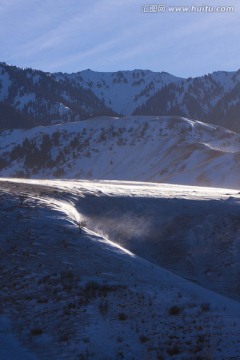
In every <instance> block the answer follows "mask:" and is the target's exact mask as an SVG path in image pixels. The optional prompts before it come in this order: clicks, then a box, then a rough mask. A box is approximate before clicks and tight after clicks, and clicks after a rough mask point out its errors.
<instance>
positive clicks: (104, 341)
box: [0, 179, 240, 360]
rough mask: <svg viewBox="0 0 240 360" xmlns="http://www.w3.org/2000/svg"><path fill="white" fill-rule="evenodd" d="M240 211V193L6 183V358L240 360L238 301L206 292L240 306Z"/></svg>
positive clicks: (0, 213)
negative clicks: (184, 276)
mask: <svg viewBox="0 0 240 360" xmlns="http://www.w3.org/2000/svg"><path fill="white" fill-rule="evenodd" d="M230 197H231V198H230ZM238 207H239V194H238V193H237V192H236V191H235V190H226V189H203V188H196V187H192V188H191V187H186V186H169V185H161V184H160V185H159V184H149V183H148V184H146V183H126V182H125V183H124V182H110V181H102V182H98V181H93V182H81V181H78V182H77V181H49V180H42V181H39V180H22V179H21V180H18V181H17V180H11V179H8V180H7V181H6V180H0V228H1V232H0V242H1V249H0V252H1V265H0V269H1V277H0V296H1V302H0V343H1V346H0V358H1V359H11V360H19V359H26V360H40V359H59V360H62V359H72V360H79V359H93V360H105V359H129V360H130V359H133V360H135V359H136V360H137V359H145V358H146V359H170V358H173V359H209V358H210V359H218V360H230V359H231V360H232V359H238V357H239V351H240V345H239V331H240V324H239V321H238V318H239V316H240V305H239V302H238V301H234V300H232V299H230V298H229V297H225V296H222V295H220V294H217V293H216V292H213V291H211V290H207V289H206V287H208V288H210V289H214V290H215V291H217V292H224V291H225V293H226V292H227V296H234V297H235V298H239V261H238V258H239V244H238V243H239V241H238V238H239V236H238V233H239V221H237V217H238V212H239V209H238ZM223 219H224V220H225V221H224V222H223V221H222V220H223ZM83 220H84V221H85V222H86V224H85V225H84V227H83V229H82V232H80V231H79V224H80V223H81V222H82V221H83ZM221 221H222V223H221ZM229 221H230V222H231V221H233V223H229ZM185 225H186V226H185ZM228 225H229V226H228ZM114 226H115V235H116V234H117V230H118V231H119V234H121V237H118V236H114V239H113V238H111V237H110V235H111V234H112V235H114V234H113V227H114ZM187 227H188V229H187ZM120 228H121V230H120ZM171 229H172V232H171ZM187 230H188V231H187ZM223 230H224V231H223ZM161 231H162V234H161ZM153 232H155V233H156V232H157V233H158V235H159V239H157V238H156V237H154V238H153V237H152V234H153ZM103 233H105V235H103ZM173 233H174V234H175V237H174V236H173ZM134 234H135V235H134ZM186 235H187V237H186V238H185V236H186ZM210 235H211V241H209V236H210ZM123 239H125V248H124V247H123ZM112 240H114V241H115V242H113V241H112ZM144 241H145V242H144ZM147 242H148V243H149V244H148V245H149V246H148V251H146V243H147ZM186 245H187V247H188V250H189V251H187V249H186ZM213 249H214V251H213ZM156 255H159V258H158V259H157V258H156ZM160 255H161V256H160ZM146 259H148V260H146ZM164 259H165V262H164V261H163V260H164ZM191 259H192V263H191ZM167 260H168V261H167ZM231 260H234V261H233V262H231ZM184 261H185V262H186V266H185V271H186V269H187V266H188V267H189V268H190V270H191V271H190V270H189V271H188V274H191V280H195V281H197V282H198V283H200V284H201V285H202V286H199V285H197V284H194V283H193V282H190V281H189V280H187V279H185V278H183V277H181V276H179V275H178V273H182V272H183V270H184ZM207 261H208V264H207ZM161 263H162V264H163V266H160V264H161ZM174 263H175V268H174V271H175V273H176V274H173V273H172V272H170V271H168V270H166V269H167V268H169V267H171V265H173V264H174ZM190 265H191V266H190ZM185 274H186V273H185Z"/></svg>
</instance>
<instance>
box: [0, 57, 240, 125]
mask: <svg viewBox="0 0 240 360" xmlns="http://www.w3.org/2000/svg"><path fill="white" fill-rule="evenodd" d="M239 114H240V70H238V71H236V72H224V71H219V72H214V73H213V74H209V75H205V76H202V77H197V78H188V79H183V78H178V77H175V76H173V75H170V74H168V73H164V72H161V73H158V72H151V71H149V70H133V71H118V72H105V73H103V72H95V71H91V70H84V71H80V72H77V73H73V74H65V73H45V72H43V71H38V70H33V69H27V68H26V69H21V68H18V67H15V66H9V65H7V64H5V63H0V129H13V128H32V127H35V126H38V125H51V124H55V123H66V122H72V121H79V120H84V119H88V118H91V117H97V116H126V115H154V116H156V115H164V116H165V115H169V116H184V117H188V118H192V119H197V120H200V121H203V122H207V123H212V124H216V125H221V126H224V127H225V128H228V129H231V130H234V131H240V120H239Z"/></svg>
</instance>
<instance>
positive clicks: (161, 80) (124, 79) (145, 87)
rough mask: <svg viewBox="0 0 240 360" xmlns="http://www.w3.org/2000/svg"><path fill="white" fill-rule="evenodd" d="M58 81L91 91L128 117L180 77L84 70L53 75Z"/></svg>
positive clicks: (164, 74) (149, 72) (147, 72)
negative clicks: (67, 81) (67, 82)
mask: <svg viewBox="0 0 240 360" xmlns="http://www.w3.org/2000/svg"><path fill="white" fill-rule="evenodd" d="M53 76H55V78H56V79H57V80H59V81H64V80H66V79H67V80H69V81H70V82H71V83H72V84H73V85H74V86H80V87H83V88H84V89H88V90H91V91H93V93H94V94H95V95H96V96H97V97H98V98H99V99H100V100H103V101H104V102H105V104H106V106H107V107H109V108H111V109H112V110H114V111H115V112H116V113H117V114H123V115H131V114H132V113H133V112H134V110H135V109H136V108H138V107H139V106H142V105H143V104H145V103H146V101H147V100H148V99H149V98H150V97H151V96H153V95H154V94H155V93H156V92H157V91H159V90H161V89H162V88H164V87H165V86H166V85H168V84H174V83H175V82H179V81H180V80H182V79H180V78H177V77H175V76H173V75H170V74H168V73H165V72H161V73H159V72H152V71H150V70H133V71H118V72H104V73H103V72H96V71H92V70H84V71H80V72H78V73H75V74H62V73H56V74H53Z"/></svg>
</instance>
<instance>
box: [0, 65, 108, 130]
mask: <svg viewBox="0 0 240 360" xmlns="http://www.w3.org/2000/svg"><path fill="white" fill-rule="evenodd" d="M114 114H115V112H113V111H112V110H111V109H110V108H107V107H106V106H105V105H104V104H103V102H102V101H101V100H99V99H98V98H97V97H96V96H95V95H94V94H93V92H92V91H90V90H88V89H84V88H82V87H76V86H72V84H71V83H70V82H69V81H65V82H59V81H57V80H56V79H55V77H54V76H53V75H52V74H50V73H44V72H43V71H38V70H32V69H20V68H17V67H15V66H8V65H6V64H5V63H1V64H0V128H1V129H4V128H5V129H6V128H7V129H9V128H31V127H34V126H36V125H49V124H53V123H65V122H69V121H77V120H80V119H86V118H89V117H92V116H99V115H114Z"/></svg>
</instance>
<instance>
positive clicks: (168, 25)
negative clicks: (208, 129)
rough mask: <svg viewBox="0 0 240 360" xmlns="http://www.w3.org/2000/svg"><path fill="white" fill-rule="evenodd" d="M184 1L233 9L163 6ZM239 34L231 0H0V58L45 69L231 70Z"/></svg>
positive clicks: (239, 5) (238, 13)
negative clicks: (158, 7)
mask: <svg viewBox="0 0 240 360" xmlns="http://www.w3.org/2000/svg"><path fill="white" fill-rule="evenodd" d="M152 4H157V5H160V4H164V5H165V12H157V13H151V12H149V9H150V7H149V6H150V5H152ZM142 5H148V6H147V7H145V11H146V12H143V11H142ZM187 5H194V6H202V5H207V6H214V7H217V6H234V11H233V12H217V13H216V12H214V13H213V12H209V11H205V12H204V11H201V12H190V13H184V12H170V11H169V10H168V9H169V8H168V7H169V6H187ZM239 39H240V2H239V0H224V1H223V0H206V1H199V0H161V1H149V0H145V1H144V0H143V1H141V0H140V1H139V0H0V41H1V50H0V55H1V56H0V61H5V62H6V63H8V64H12V65H17V66H20V67H32V68H35V69H40V70H44V71H50V72H55V71H64V72H69V73H71V72H76V71H80V70H83V69H87V68H90V69H92V70H96V71H117V70H132V69H150V70H153V71H166V72H169V73H171V74H174V75H176V76H181V77H189V76H198V75H203V74H207V73H210V72H213V71H217V70H226V71H234V70H237V69H239V68H240V45H239V44H240V41H239Z"/></svg>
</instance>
